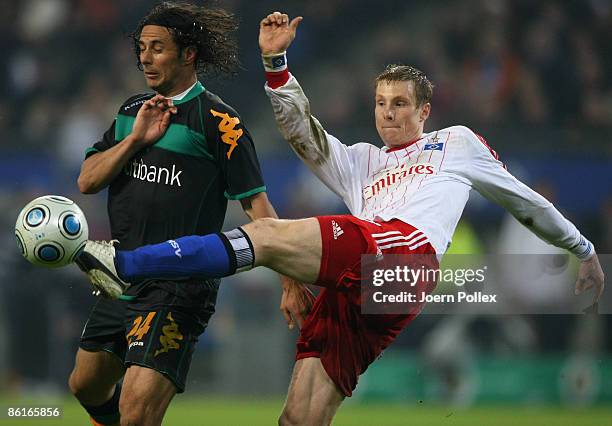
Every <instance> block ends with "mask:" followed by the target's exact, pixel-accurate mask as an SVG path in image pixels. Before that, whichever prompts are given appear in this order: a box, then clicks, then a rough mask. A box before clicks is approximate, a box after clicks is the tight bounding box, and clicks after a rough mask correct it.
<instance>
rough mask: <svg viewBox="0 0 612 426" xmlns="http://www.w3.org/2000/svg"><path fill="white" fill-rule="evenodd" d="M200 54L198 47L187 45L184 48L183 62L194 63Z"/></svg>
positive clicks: (186, 63)
mask: <svg viewBox="0 0 612 426" xmlns="http://www.w3.org/2000/svg"><path fill="white" fill-rule="evenodd" d="M197 56H198V49H196V47H195V46H187V47H185V48H184V49H183V64H185V65H193V64H195V62H196V58H197Z"/></svg>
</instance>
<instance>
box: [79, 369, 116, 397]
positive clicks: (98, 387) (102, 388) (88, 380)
mask: <svg viewBox="0 0 612 426" xmlns="http://www.w3.org/2000/svg"><path fill="white" fill-rule="evenodd" d="M68 387H69V388H70V392H71V393H72V394H73V395H74V396H75V397H76V399H78V400H79V401H80V402H81V403H82V404H85V405H92V406H97V405H102V404H104V403H105V402H106V401H108V400H109V398H110V397H111V396H112V393H113V390H114V384H104V383H100V381H99V380H96V377H95V376H94V375H92V374H89V372H87V371H79V370H78V369H77V368H75V369H74V370H72V373H70V377H69V378H68Z"/></svg>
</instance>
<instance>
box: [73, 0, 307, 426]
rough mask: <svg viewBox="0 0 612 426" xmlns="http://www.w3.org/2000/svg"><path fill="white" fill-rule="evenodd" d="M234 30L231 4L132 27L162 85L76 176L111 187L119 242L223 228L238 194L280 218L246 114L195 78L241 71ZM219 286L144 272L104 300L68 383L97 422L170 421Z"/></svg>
mask: <svg viewBox="0 0 612 426" xmlns="http://www.w3.org/2000/svg"><path fill="white" fill-rule="evenodd" d="M236 28H237V21H236V19H235V17H234V16H233V15H232V14H230V13H228V12H226V11H224V10H222V9H210V8H204V7H199V6H194V5H189V4H185V3H162V4H160V5H158V6H156V7H155V8H153V9H152V10H151V11H150V12H149V14H148V15H147V16H146V17H145V18H144V19H143V20H142V21H141V22H140V23H139V25H138V27H137V28H136V30H135V31H134V33H133V39H134V43H135V50H136V55H137V58H138V65H139V68H140V69H141V70H142V71H143V73H144V77H145V80H146V83H147V85H148V86H149V88H151V89H152V90H153V91H154V92H155V93H149V94H140V95H136V96H132V97H130V98H129V99H127V100H126V101H125V102H124V103H123V105H122V106H121V107H120V108H119V112H118V114H117V116H116V118H115V120H114V122H113V124H112V125H111V126H110V128H109V129H108V131H107V132H106V133H105V134H104V135H103V137H102V139H101V140H100V141H99V142H97V143H95V144H94V145H93V146H92V147H91V148H89V149H88V150H87V152H86V159H85V160H84V162H83V165H82V169H81V173H80V176H79V179H78V186H79V189H80V191H81V192H83V193H96V192H98V191H100V190H101V189H103V188H105V187H108V213H109V219H110V225H111V234H112V238H113V239H115V240H118V241H119V244H120V246H121V248H123V249H133V248H136V247H138V246H142V245H145V244H151V243H158V242H162V241H166V240H169V239H170V240H171V239H173V238H176V237H179V236H182V235H189V234H200V235H204V234H207V233H211V232H219V231H220V230H221V226H222V224H223V220H224V216H225V212H226V207H227V200H228V199H232V200H240V202H241V204H242V207H243V209H244V211H245V213H246V214H247V216H248V217H249V218H250V219H251V220H255V219H258V218H264V217H276V214H275V212H274V209H273V207H272V205H271V204H270V203H269V201H268V198H267V196H266V192H265V191H266V187H265V185H264V182H263V179H262V176H261V172H260V167H259V163H258V160H257V156H256V153H255V147H254V145H253V141H252V139H251V136H250V135H249V132H248V130H247V129H246V127H245V126H244V123H243V121H242V119H241V117H240V116H239V115H238V113H237V112H236V111H235V110H234V109H233V108H232V107H230V106H229V105H227V104H226V103H224V102H223V101H222V100H221V98H219V97H218V96H216V95H215V94H213V93H211V92H210V91H208V90H207V89H206V88H205V87H204V85H203V84H202V83H201V82H200V81H199V80H198V73H202V72H207V71H216V72H220V73H222V74H230V73H232V72H233V71H234V70H235V68H236V67H237V65H238V59H237V46H236V43H235V41H234V40H233V39H232V37H231V35H232V32H233V31H234V30H235V29H236ZM282 281H283V299H282V300H281V310H283V312H284V314H285V317H286V318H287V320H288V322H289V323H290V327H291V326H292V324H293V321H294V319H293V318H295V320H297V321H298V323H300V322H301V321H302V320H303V317H304V315H305V313H306V312H307V310H308V307H309V306H310V300H311V299H310V296H309V293H308V292H307V290H306V289H305V288H304V287H303V286H302V285H301V284H298V283H295V282H293V281H291V280H289V279H288V278H282ZM218 287H219V280H218V279H208V280H202V279H196V278H192V277H189V276H185V277H181V278H180V279H173V280H166V279H146V280H142V281H140V282H138V283H136V284H135V285H133V286H132V287H130V290H129V291H128V292H127V293H126V295H124V296H122V299H123V300H110V299H103V298H101V299H100V300H99V301H98V302H97V304H96V305H95V307H94V308H93V310H92V312H91V314H90V317H89V319H88V321H87V324H86V325H85V328H84V330H83V334H82V336H81V341H80V348H79V350H78V352H77V355H76V363H75V367H74V370H73V372H72V374H71V376H70V379H69V385H70V389H71V391H72V392H73V393H74V395H75V396H76V398H77V399H78V400H79V401H80V402H81V404H82V405H83V407H84V408H85V409H86V410H87V412H88V413H89V414H90V416H91V420H92V423H93V424H94V425H96V424H102V425H111V424H118V423H119V421H120V422H121V424H122V425H128V424H129V425H158V424H161V422H162V419H163V416H164V414H165V412H166V409H167V407H168V405H169V403H170V401H171V399H172V397H173V396H174V395H175V393H177V392H179V393H180V392H183V391H184V389H185V380H186V376H187V372H188V370H189V365H190V362H191V357H192V354H193V351H194V348H195V345H196V343H197V341H198V337H199V336H200V335H201V334H202V333H203V332H204V329H205V328H206V326H207V324H208V321H209V319H210V317H211V315H212V314H213V313H214V310H215V302H216V297H217V290H218ZM292 315H293V318H292ZM122 377H123V390H122V389H121V386H120V385H118V381H119V380H120V379H121V378H122ZM119 413H121V416H120V415H119Z"/></svg>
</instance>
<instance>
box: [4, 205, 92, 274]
mask: <svg viewBox="0 0 612 426" xmlns="http://www.w3.org/2000/svg"><path fill="white" fill-rule="evenodd" d="M88 236H89V230H88V228H87V220H86V219H85V215H84V214H83V212H82V211H81V209H80V208H79V206H77V205H76V204H75V203H74V201H72V200H69V199H68V198H66V197H61V196H59V195H45V196H44V197H39V198H37V199H35V200H33V201H31V202H29V203H28V205H27V206H25V207H24V208H23V210H21V213H19V216H18V217H17V223H15V237H16V238H17V245H18V246H19V249H20V250H21V254H22V255H23V257H25V258H26V259H27V260H28V261H30V262H31V263H33V264H34V265H38V266H46V267H50V268H57V267H60V266H65V265H67V264H69V263H71V262H72V261H73V260H74V257H75V256H76V254H77V253H78V252H79V250H80V249H81V248H82V247H83V246H84V245H85V242H86V241H87V238H88Z"/></svg>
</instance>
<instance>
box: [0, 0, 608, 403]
mask: <svg viewBox="0 0 612 426" xmlns="http://www.w3.org/2000/svg"><path fill="white" fill-rule="evenodd" d="M197 2H198V3H202V2H200V1H197ZM205 3H208V4H213V5H214V4H216V5H218V6H220V7H224V8H226V9H229V10H231V11H233V12H234V13H235V14H236V15H237V16H239V18H240V21H241V27H240V30H239V33H238V38H239V44H240V48H241V51H240V53H239V54H240V57H241V60H242V64H243V66H242V69H241V70H240V71H239V72H238V74H237V75H236V76H234V77H231V78H227V77H223V76H203V78H202V81H203V83H204V85H205V86H206V87H208V88H210V89H211V90H212V91H213V92H215V93H217V94H219V95H220V96H221V97H222V98H223V99H224V100H225V101H226V102H227V103H229V104H230V105H232V106H234V107H235V108H236V109H237V110H238V111H239V112H240V114H241V116H242V118H243V121H244V122H245V123H246V125H247V127H248V128H249V129H250V131H251V133H252V134H253V136H254V139H255V143H256V147H257V150H258V152H259V154H260V158H261V161H262V166H263V169H264V174H265V176H266V180H267V185H268V188H269V191H270V193H271V194H272V197H271V198H272V201H273V202H274V203H275V206H276V207H277V210H278V211H279V213H280V214H281V215H282V216H284V217H304V216H308V215H314V214H322V213H331V212H335V213H337V212H341V211H342V206H341V204H340V202H339V200H338V199H337V198H335V197H334V196H333V194H331V193H330V192H329V191H326V190H325V189H323V188H322V186H321V185H320V184H319V183H318V182H316V179H315V178H313V177H312V176H311V175H310V174H309V173H308V172H307V171H305V170H304V169H303V168H299V167H298V165H297V163H296V160H295V156H294V155H292V154H291V153H290V151H289V149H288V148H287V147H286V145H285V144H283V143H282V140H281V139H280V135H279V134H278V132H277V130H276V125H275V123H274V121H273V118H272V114H271V109H270V107H269V103H268V102H267V99H266V97H265V95H264V93H263V89H262V86H263V75H262V74H263V72H262V66H261V63H260V57H259V51H258V46H257V31H258V25H259V21H260V19H261V18H263V17H264V16H265V15H266V14H268V13H270V12H272V11H275V10H282V11H284V12H287V13H288V14H290V15H291V16H296V15H302V16H304V21H303V22H302V24H301V26H300V28H299V30H298V36H297V39H296V41H295V42H294V45H293V46H292V47H291V49H290V51H289V53H288V58H289V66H290V69H291V70H292V71H293V72H294V73H295V74H296V76H297V77H298V78H299V80H300V82H301V84H302V86H303V87H304V89H305V91H306V94H307V95H308V96H309V98H310V100H311V104H312V111H313V113H314V114H315V115H317V117H318V118H319V119H320V121H321V122H322V123H323V125H324V126H325V127H326V129H328V130H329V131H330V132H333V133H334V134H335V135H336V136H338V137H339V138H340V139H341V140H343V141H344V142H345V143H347V144H352V143H355V142H361V141H370V142H374V143H379V142H377V141H378V138H377V135H376V130H375V128H374V124H373V106H374V102H373V90H374V86H373V80H374V77H375V76H376V75H377V74H378V73H379V72H380V71H381V70H382V69H383V68H384V66H385V65H387V64H389V63H403V64H411V65H415V66H417V67H418V68H420V69H422V70H423V71H425V72H426V74H427V75H428V76H429V78H430V80H432V81H433V83H434V85H435V89H434V98H433V110H432V115H431V118H430V120H429V121H428V126H427V127H426V130H428V129H436V128H442V127H446V126H450V125H454V124H464V125H467V126H469V127H472V128H473V129H474V130H476V131H477V132H478V133H481V134H483V135H484V136H485V137H486V138H487V139H488V141H489V142H490V143H491V145H493V146H494V147H495V148H496V149H497V151H499V152H501V154H502V159H503V158H506V159H513V160H514V162H516V163H517V164H523V165H525V164H526V166H525V167H526V170H523V171H524V174H521V169H520V168H514V169H512V170H511V171H513V173H516V174H517V175H518V176H519V177H521V178H523V179H525V181H526V182H527V183H532V184H533V183H535V181H536V180H539V183H541V184H545V185H547V186H548V190H549V192H550V197H551V198H554V197H555V196H558V197H559V201H560V204H559V207H560V208H561V209H562V210H563V211H564V212H569V217H571V218H572V219H574V220H576V223H577V224H578V225H579V227H580V228H581V229H582V230H584V232H585V233H586V234H587V235H588V236H589V237H590V238H591V239H592V240H593V242H594V243H595V245H596V247H598V250H599V251H600V252H601V253H612V190H611V188H610V187H611V185H610V182H612V1H610V0H567V1H563V0H558V1H530V0H516V1H510V0H462V1H453V0H437V1H425V0H414V1H409V2H408V1H401V0H389V1H385V2H377V3H376V4H375V5H373V4H372V2H370V1H365V0H311V1H307V2H306V1H298V0H286V1H283V2H280V1H272V0H263V1H256V2H255V1H248V0H219V1H218V2H216V3H214V2H205ZM154 4H156V2H154V1H149V0H130V1H120V0H22V1H19V2H17V1H14V0H0V10H1V11H2V13H0V50H1V51H2V56H3V58H2V61H1V62H0V93H2V95H3V96H1V97H0V150H1V151H0V212H1V213H0V224H2V225H3V228H4V229H5V230H8V232H5V233H4V234H2V239H1V241H2V242H3V243H5V246H6V247H9V248H10V247H12V246H13V245H14V243H13V241H12V240H13V235H12V225H13V223H14V220H15V218H16V216H17V213H18V211H19V209H20V208H21V206H23V205H25V203H26V202H27V201H29V200H30V199H32V198H34V197H35V196H39V195H43V194H44V193H50V192H53V193H58V194H62V195H67V196H71V197H73V198H75V200H77V202H78V203H79V205H81V207H82V208H83V210H84V211H85V212H86V214H87V217H88V221H89V224H90V230H91V234H90V235H92V237H94V238H104V237H108V234H107V232H108V224H107V218H106V214H105V208H104V204H105V198H104V194H100V195H98V196H82V195H80V194H76V185H75V178H76V175H77V173H78V169H79V167H80V163H81V161H82V159H83V154H84V151H85V149H86V148H87V147H89V146H91V145H92V144H93V143H94V142H96V141H97V140H98V139H99V138H100V137H101V135H102V134H103V132H104V131H105V130H106V129H107V128H108V127H109V126H110V125H111V123H112V120H113V118H114V116H115V114H116V112H117V109H118V107H119V106H120V105H121V103H122V102H123V101H124V100H125V99H126V98H127V97H129V96H131V95H132V94H134V93H138V92H144V91H147V88H146V87H145V85H144V80H143V78H142V75H141V73H140V71H138V69H137V67H136V58H135V56H134V52H133V50H132V44H131V40H130V38H129V36H128V35H129V34H130V32H131V31H132V30H133V29H134V28H135V26H136V24H137V22H138V21H139V20H140V19H141V18H142V17H143V16H144V14H145V13H146V12H147V11H148V10H149V9H150V8H151V7H152V6H153V5H154ZM504 154H505V157H504ZM568 165H569V166H568ZM570 168H571V170H570ZM534 170H540V174H539V175H537V174H535V175H534V174H533V172H534ZM574 176H577V178H574ZM570 178H571V179H573V180H572V181H571V182H569V183H568V182H567V181H566V180H563V179H570ZM585 183H586V185H585ZM568 193H572V194H575V196H573V197H571V196H568V195H567V194H568ZM581 197H582V198H581ZM585 200H588V201H585ZM483 206H484V203H482V202H481V200H480V199H479V198H476V199H475V200H473V202H472V204H471V207H469V209H468V211H467V215H466V222H465V224H466V226H469V224H470V222H472V223H477V224H478V226H474V227H473V233H474V238H475V239H478V240H479V244H481V245H482V247H483V248H482V250H483V251H484V252H487V251H491V250H493V248H494V247H497V246H498V244H499V241H497V240H493V239H492V236H497V235H498V234H499V227H500V223H501V221H502V217H503V216H502V212H501V210H491V209H490V208H489V207H483ZM244 221H245V218H244V216H243V215H241V213H240V212H239V209H232V210H231V211H230V214H229V219H228V221H227V222H226V223H227V224H228V225H230V224H237V223H243V222H244ZM608 272H609V271H608ZM268 279H269V278H263V279H261V283H262V285H261V286H260V287H257V286H256V288H257V289H258V290H257V291H256V292H254V293H250V294H251V295H250V296H249V297H254V294H260V295H261V294H264V295H265V297H262V298H261V304H262V305H261V306H265V305H266V303H267V304H268V305H269V309H266V310H265V312H266V315H268V317H270V316H273V315H277V306H276V304H277V299H276V294H274V297H268V296H270V293H269V292H270V291H272V290H263V289H264V288H266V289H270V288H271V286H270V284H268V283H267V282H266V280H268ZM0 280H1V281H2V282H3V283H4V284H3V286H2V289H0V306H3V307H5V308H4V309H3V312H4V315H3V317H0V336H2V335H6V337H7V339H8V340H9V342H13V343H14V342H18V341H20V340H22V339H23V340H25V339H24V338H23V336H31V335H36V336H39V335H40V333H44V334H43V335H42V336H47V337H44V339H43V337H41V338H40V339H29V340H27V341H21V343H20V344H19V345H16V344H9V345H8V346H7V349H6V351H4V352H2V351H0V377H2V376H4V375H5V374H6V370H7V366H8V370H9V371H12V374H13V375H14V377H13V376H10V377H9V379H10V378H11V377H13V378H14V381H15V382H19V381H20V380H21V378H23V377H24V376H29V377H30V378H31V379H32V380H39V379H40V380H47V379H49V376H50V375H51V376H54V377H52V379H53V380H55V381H56V382H57V383H62V384H63V380H64V379H65V377H66V376H67V371H68V369H69V368H70V365H71V363H72V359H71V356H72V354H73V353H74V350H75V349H76V344H77V341H78V333H79V331H80V327H81V326H82V319H83V318H84V317H85V315H86V314H87V310H88V309H89V307H90V306H91V303H92V298H91V297H90V296H89V294H88V293H87V287H86V286H85V285H84V283H83V280H82V279H81V278H80V276H79V275H77V274H76V273H74V271H72V272H70V271H59V272H58V271H53V272H49V271H43V270H38V269H33V268H32V267H30V265H28V264H26V263H25V261H24V260H23V259H21V258H19V255H18V254H17V250H16V249H15V250H14V251H11V250H7V251H6V252H3V253H0ZM24 283H27V285H25V284H24ZM49 285H54V286H56V287H55V288H61V289H62V290H61V291H59V292H47V291H45V288H46V287H45V286H49ZM237 285H238V288H239V289H240V283H238V284H237ZM244 286H245V288H247V289H248V288H249V286H251V287H250V288H253V287H252V286H253V283H247V284H245V285H244ZM247 291H248V290H247ZM262 291H268V292H267V293H261V292H262ZM274 291H276V289H275V290H274ZM272 292H273V291H272ZM33 293H36V294H37V295H41V297H39V298H34V297H33V296H32V294H33ZM223 294H224V293H222V296H221V297H222V298H223V297H225V298H226V301H227V304H225V305H224V303H223V301H221V303H220V311H221V313H220V315H219V316H218V319H217V320H216V321H217V322H216V324H217V325H215V324H213V325H212V327H211V333H210V336H212V337H209V335H207V337H205V339H204V340H205V342H208V343H209V344H211V345H213V346H214V345H215V344H218V345H223V343H224V339H226V337H224V336H226V335H227V334H228V333H240V327H236V328H232V327H234V326H233V325H232V324H234V322H235V321H242V320H245V321H246V317H252V316H253V315H254V313H253V312H247V313H244V312H243V313H242V314H241V312H242V311H240V309H243V307H242V308H241V306H242V305H240V299H241V298H244V297H245V296H244V293H242V294H241V293H240V290H238V291H237V293H234V290H232V291H230V290H228V292H227V293H225V296H223ZM262 309H263V308H262ZM255 314H258V313H255ZM259 314H261V313H259ZM259 314H258V315H259ZM261 315H263V314H261ZM264 316H265V315H264ZM236 318H238V319H236ZM240 318H242V319H240ZM274 318H275V320H274V321H275V322H274V324H276V326H277V330H279V331H280V330H281V329H282V319H281V318H280V316H279V317H278V318H276V317H274ZM51 319H52V320H51ZM9 323H10V324H11V327H10V328H5V327H6V326H7V324H9ZM423 324H425V326H424V327H418V326H417V327H415V328H414V330H415V333H417V334H418V333H419V330H421V331H423V330H425V329H427V328H428V327H429V324H430V323H429V322H427V321H425V322H424V323H423ZM215 327H217V328H215ZM3 330H5V331H3ZM215 330H216V331H215ZM228 330H229V331H228ZM248 330H249V333H251V335H254V333H260V332H262V331H261V327H253V328H249V329H248ZM226 332H227V333H226ZM265 332H266V333H268V331H265ZM423 332H424V331H423ZM37 333H38V334H37ZM281 335H282V334H281ZM410 336H411V334H410V333H408V337H407V339H408V340H407V342H409V344H407V346H409V345H412V346H414V345H413V343H414V342H415V341H420V340H422V339H424V338H423V336H420V337H418V338H416V340H414V339H413V340H410V339H411V337H410ZM289 340H290V339H287V341H289ZM215 342H216V343H215ZM285 343H286V342H285ZM558 343H559V341H558V340H556V341H554V339H549V340H548V341H547V342H546V343H543V345H544V346H546V345H549V344H550V345H549V347H551V348H553V347H554V348H555V349H561V348H560V347H558V346H559V344H558ZM600 343H601V342H600ZM231 344H236V343H235V341H234V342H233V343H231ZM555 344H557V347H555V346H554V345H555ZM400 345H401V343H400ZM602 346H604V347H607V351H608V353H609V352H610V346H611V345H610V342H609V341H608V342H607V346H606V344H605V342H604V343H602ZM284 351H285V352H284V353H286V354H288V355H287V363H290V357H291V351H292V349H291V344H286V345H285V347H284ZM235 352H236V353H238V354H240V349H238V350H236V351H235ZM41 353H46V354H47V359H46V361H45V363H44V364H41V363H40V362H37V359H40V355H41ZM222 361H223V360H221V362H222ZM261 362H262V363H265V362H266V360H265V359H262V361H261ZM275 362H276V361H275ZM228 365H230V364H228ZM231 365H232V368H233V366H234V365H235V363H232V364H231ZM245 368H246V367H245ZM262 368H263V367H262ZM229 370H231V368H229V367H228V371H229ZM9 381H10V380H9ZM264 381H265V380H264ZM279 383H280V386H281V387H282V386H284V385H285V383H286V382H285V380H284V379H283V378H282V377H281V380H279ZM239 384H240V383H239ZM241 385H242V386H245V385H244V383H241ZM1 390H2V389H1V388H0V391H1Z"/></svg>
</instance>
